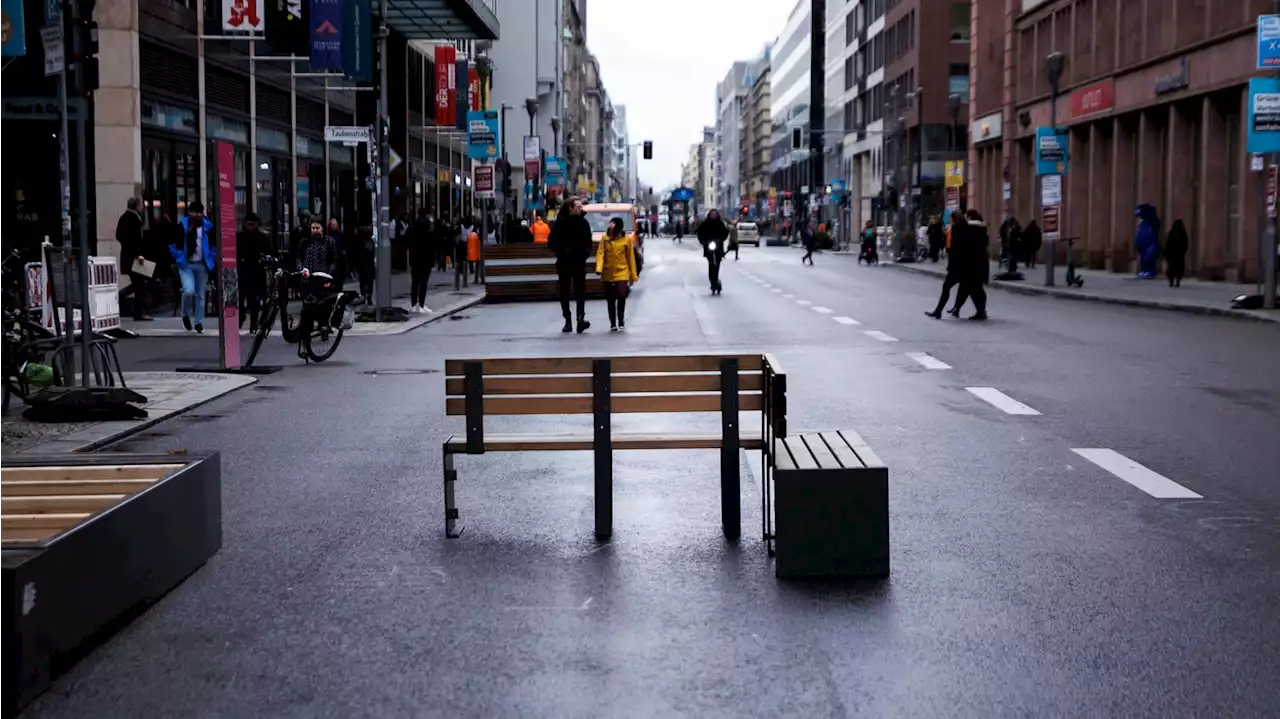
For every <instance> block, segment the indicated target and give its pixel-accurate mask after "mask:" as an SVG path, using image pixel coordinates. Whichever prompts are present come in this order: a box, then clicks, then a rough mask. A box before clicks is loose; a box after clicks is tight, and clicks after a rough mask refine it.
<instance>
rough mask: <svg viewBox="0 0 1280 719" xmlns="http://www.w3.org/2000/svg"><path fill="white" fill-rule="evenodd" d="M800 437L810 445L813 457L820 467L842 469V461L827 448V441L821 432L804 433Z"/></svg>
mask: <svg viewBox="0 0 1280 719" xmlns="http://www.w3.org/2000/svg"><path fill="white" fill-rule="evenodd" d="M800 439H801V440H803V441H804V443H805V444H806V445H808V447H809V451H810V452H811V453H812V454H813V458H814V460H815V461H817V463H818V468H819V469H841V468H842V465H841V463H840V462H839V461H838V460H837V459H836V457H835V455H833V454H832V453H831V450H830V449H828V448H827V443H826V442H824V441H823V439H822V436H821V435H820V434H802V435H800Z"/></svg>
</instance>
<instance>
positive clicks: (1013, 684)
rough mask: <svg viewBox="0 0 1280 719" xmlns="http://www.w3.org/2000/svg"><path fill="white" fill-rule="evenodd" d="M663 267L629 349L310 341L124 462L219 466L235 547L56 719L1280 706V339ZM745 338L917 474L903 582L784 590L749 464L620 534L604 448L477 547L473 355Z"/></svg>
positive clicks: (1224, 326) (1075, 311) (153, 350)
mask: <svg viewBox="0 0 1280 719" xmlns="http://www.w3.org/2000/svg"><path fill="white" fill-rule="evenodd" d="M646 258H647V261H646V265H647V266H646V270H645V277H644V281H643V282H642V283H641V286H639V287H638V288H637V290H636V292H635V293H633V295H632V298H633V299H632V301H631V303H630V304H631V307H630V308H629V313H628V315H629V317H628V326H629V331H628V332H627V333H626V334H625V335H609V334H608V333H607V331H601V330H602V329H603V328H601V325H603V324H606V322H605V321H604V308H603V306H602V305H601V306H594V305H593V307H592V308H591V310H590V313H591V316H592V317H593V318H594V319H595V321H596V329H593V330H592V331H591V332H589V333H588V334H587V335H585V336H576V335H571V336H563V335H561V334H560V333H559V332H558V329H559V324H560V318H559V316H558V314H559V313H558V308H556V307H554V306H553V305H506V306H496V307H477V308H474V309H472V310H469V311H466V312H464V313H463V315H462V316H461V317H460V318H459V319H456V320H444V321H441V322H437V323H433V324H431V325H428V326H426V327H424V328H422V329H419V330H416V331H414V332H411V333H408V334H406V335H402V336H398V337H364V338H350V339H348V340H344V344H343V346H342V347H341V348H339V350H338V353H337V356H336V358H335V359H334V360H332V361H331V362H329V363H326V364H324V365H319V366H310V367H302V366H300V364H299V361H298V360H296V359H295V358H294V357H293V356H292V354H291V350H290V349H289V348H288V347H286V346H285V345H283V344H282V343H280V342H279V340H275V341H274V342H273V343H272V345H271V346H270V349H269V354H268V356H267V361H271V362H278V363H280V364H283V365H285V367H286V369H285V370H284V371H283V372H281V373H279V374H276V375H271V376H268V377H265V378H263V379H262V381H261V382H260V383H259V385H257V386H255V387H253V388H250V389H247V390H242V391H240V392H238V393H235V394H233V395H230V396H228V397H226V398H223V399H220V400H217V401H215V402H213V403H211V404H208V405H205V406H203V407H200V408H198V409H196V410H195V411H194V412H192V413H191V414H189V415H186V416H184V417H181V418H179V419H177V420H174V421H170V422H168V423H165V424H162V425H160V426H158V427H156V428H154V429H153V430H151V431H149V432H146V433H144V434H142V435H139V436H137V437H135V438H133V439H131V440H129V441H126V442H125V443H123V444H121V445H118V446H116V447H115V448H114V449H115V450H119V451H134V450H163V449H176V448H190V449H192V450H196V449H217V450H220V451H221V452H222V456H223V468H224V475H223V496H224V500H223V501H224V507H223V511H224V525H225V536H224V547H223V549H222V551H221V552H220V553H219V554H218V555H217V556H216V557H215V558H214V559H213V560H212V561H211V562H210V563H209V564H208V565H207V566H205V567H204V568H203V569H202V570H200V571H199V572H198V573H197V574H195V575H194V576H192V577H191V578H190V579H188V580H187V581H186V582H185V583H184V584H183V585H182V586H180V587H179V588H178V589H177V590H175V591H174V592H173V593H172V594H171V595H169V596H168V597H167V598H165V599H164V600H163V601H161V602H160V603H159V604H157V605H156V606H154V607H153V608H151V609H150V610H149V611H148V612H147V613H145V614H144V615H143V616H142V617H140V618H139V619H138V620H136V621H134V622H133V623H132V624H131V625H129V626H128V627H127V628H125V629H124V630H123V631H121V632H120V633H119V634H118V635H117V636H116V637H115V638H114V639H112V640H111V641H109V642H108V643H107V644H106V645H105V646H104V647H102V648H101V649H99V650H98V651H96V652H94V653H93V654H92V655H90V656H89V658H88V659H86V660H85V661H83V662H82V663H81V664H80V665H78V666H77V667H76V668H75V669H74V670H73V671H72V672H71V673H70V674H69V675H68V676H67V677H65V678H64V679H63V680H62V681H61V682H59V683H58V684H57V685H56V687H55V689H54V690H53V691H52V692H51V693H49V694H48V695H46V696H45V697H43V698H41V699H40V700H38V702H37V703H36V704H35V705H33V707H32V708H31V709H29V710H28V712H27V713H26V716H31V717H104V716H113V717H114V716H119V717H124V716H157V717H158V716H200V717H206V716H207V717H214V716H218V717H267V716H270V717H330V716H331V717H357V716H359V717H363V716H387V717H416V716H450V717H456V716H468V717H469V716H477V717H490V716H528V717H598V716H696V717H740V716H770V715H779V714H785V715H789V716H798V717H826V716H832V717H836V716H866V717H951V716H954V717H1005V716H1009V717H1014V716H1053V717H1066V716H1073V717H1074V716H1081V717H1084V716H1089V717H1095V716H1117V717H1119V716H1123V717H1210V716H1212V717H1226V716H1231V717H1257V716H1280V662H1277V660H1276V657H1277V656H1280V442H1277V439H1280V369H1278V368H1277V358H1278V357H1280V328H1277V327H1275V326H1272V325H1268V324H1263V323H1251V322H1243V321H1237V320H1231V319H1225V318H1208V317H1196V316H1188V315H1182V314H1176V313H1167V312H1161V311H1151V310H1140V309H1132V308H1123V307H1111V306H1106V305H1096V304H1093V303H1082V302H1069V301H1062V300H1055V299H1052V298H1043V297H1030V296H1023V295H1016V294H1010V293H1005V292H1001V291H992V292H991V293H990V298H991V303H990V311H991V314H992V317H993V319H992V321H990V322H988V323H985V324H980V323H971V322H965V321H959V320H950V319H948V320H945V321H935V320H932V319H929V318H927V317H924V315H923V314H922V311H923V310H924V309H927V308H929V307H931V305H932V304H933V302H934V300H935V298H936V292H937V289H938V287H937V283H936V282H935V281H933V280H931V279H930V278H925V277H919V276H916V275H912V274H908V273H901V272H897V271H895V270H892V269H889V268H866V267H857V266H855V264H854V260H853V258H852V257H836V256H831V255H820V256H819V257H818V264H817V266H816V267H812V268H808V267H801V266H800V265H799V254H798V253H797V252H796V251H794V250H790V249H783V248H765V249H758V250H757V249H754V248H746V249H744V250H743V252H742V259H741V261H739V262H736V263H735V262H733V261H732V260H730V261H729V262H728V264H727V265H726V268H725V271H724V284H725V293H724V295H723V296H721V297H715V298H713V297H710V296H709V295H708V293H707V291H706V287H705V285H706V280H705V269H704V267H703V265H702V262H701V259H700V256H699V254H698V253H697V252H696V251H695V250H694V245H693V244H691V243H690V242H686V243H684V244H683V245H674V244H672V243H670V241H667V240H651V241H650V242H649V247H648V249H647V254H646ZM775 290H776V291H775ZM801 302H805V303H808V304H801ZM823 310H830V312H824V311H823ZM853 322H857V323H858V324H853ZM868 332H872V333H876V332H878V333H881V334H867V333H868ZM730 349H744V350H757V351H758V350H764V351H772V352H774V353H776V354H777V355H778V356H779V358H780V359H781V361H782V363H783V364H784V365H785V366H786V369H787V371H788V373H789V375H790V380H789V382H790V387H789V390H790V400H789V405H790V422H791V426H792V428H793V429H794V428H844V427H849V428H853V429H856V430H857V431H858V432H859V433H860V434H861V435H862V436H863V437H864V438H865V439H867V441H868V442H869V444H871V445H872V447H874V448H875V450H876V451H877V452H878V453H879V454H880V456H881V457H882V458H883V459H884V460H885V462H886V463H887V464H888V465H889V467H890V491H891V521H892V542H893V551H892V560H893V574H892V576H891V577H890V578H889V579H888V580H886V581H864V582H857V583H844V584H827V583H822V584H815V583H788V582H780V581H778V580H776V579H775V578H774V576H773V571H772V566H771V564H770V563H769V561H768V560H767V559H766V557H765V554H764V550H763V547H762V545H761V542H760V540H759V529H758V528H759V522H760V517H759V493H758V489H757V488H756V487H755V486H754V484H753V483H752V482H751V481H749V480H747V481H744V494H745V495H746V496H744V498H743V528H744V538H743V540H742V541H741V542H740V543H739V544H737V545H730V544H726V542H725V541H724V540H723V538H722V537H721V535H720V527H719V524H720V522H719V516H718V514H719V497H718V496H717V493H718V472H717V468H718V457H717V455H716V454H715V453H714V452H636V453H621V454H619V455H618V456H617V459H616V468H615V493H616V498H615V510H614V512H615V520H614V521H615V533H614V538H613V541H612V542H611V543H609V544H603V545H602V544H597V543H596V542H595V541H594V540H593V539H592V537H591V527H592V501H591V457H590V455H589V453H545V454H505V455H491V456H486V457H474V458H472V457H463V458H460V459H459V472H460V481H459V484H458V492H459V503H460V507H461V511H462V516H463V521H464V524H465V525H466V527H467V529H466V533H465V534H464V535H463V538H462V539H460V540H452V541H447V540H445V539H444V538H443V526H442V525H443V522H442V519H441V516H442V501H441V489H440V486H441V485H440V456H439V446H440V444H439V443H440V442H441V441H442V440H443V439H444V438H445V437H446V436H447V435H449V434H451V433H454V432H458V431H461V421H460V419H459V418H446V417H444V416H443V395H442V391H443V387H442V384H443V381H442V378H441V376H440V374H438V372H436V371H438V370H439V369H440V368H441V367H442V360H443V359H444V358H445V357H461V356H493V355H503V354H513V355H572V354H576V353H605V352H608V353H626V352H645V353H649V352H660V351H667V350H671V351H721V350H730ZM215 351H216V340H209V339H207V338H205V339H192V338H175V339H152V340H139V341H137V342H134V343H129V346H127V347H126V348H125V349H124V351H123V352H122V355H123V357H124V361H125V362H126V364H127V365H128V368H130V369H134V368H136V369H164V368H170V367H172V366H177V365H179V364H186V363H189V362H191V361H193V360H197V359H200V358H201V357H203V358H211V357H213V356H214V352H215ZM908 353H917V354H915V356H914V357H913V356H912V355H911V354H908ZM918 353H924V354H927V355H928V357H930V358H933V359H932V361H931V360H929V359H927V358H925V357H921V356H920V355H919V354H918ZM939 362H941V363H942V364H943V365H946V366H948V367H949V368H948V369H929V368H927V367H926V365H930V366H934V367H936V366H938V363H939ZM378 370H397V371H414V370H426V371H429V372H433V373H429V374H413V373H395V374H392V373H386V372H383V373H379V374H369V373H370V372H374V371H378ZM968 388H976V389H979V393H983V394H987V395H988V396H992V395H991V394H990V393H989V392H988V391H987V390H983V389H980V388H991V389H993V390H996V391H998V392H999V393H1001V396H1003V397H1005V398H1007V399H1009V400H1013V401H1016V402H1017V403H1021V405H1022V408H1020V407H1019V406H1018V405H1015V404H1010V403H1009V402H1006V401H1005V400H1004V399H1000V398H999V396H996V399H995V402H996V403H995V404H993V403H991V402H988V401H984V400H983V399H982V398H980V397H979V396H978V394H975V393H974V392H972V391H970V390H969V389H968ZM1002 407H1004V408H1006V409H1013V410H1015V411H1027V410H1028V409H1029V410H1030V411H1034V412H1037V413H1038V414H1009V413H1007V412H1006V411H1005V409H1002ZM716 422H717V419H716V418H715V417H714V416H710V415H709V416H707V417H705V418H695V419H692V420H687V419H686V420H681V419H677V418H674V417H669V416H663V415H656V416H635V415H630V416H626V417H624V418H620V419H619V420H618V422H617V424H616V426H618V427H619V428H623V429H628V430H631V429H674V428H682V427H688V428H690V429H693V428H712V427H715V426H717V425H716ZM588 426H589V420H587V419H586V418H582V417H576V418H555V417H547V418H506V419H503V420H495V421H494V422H493V423H491V424H489V425H488V428H489V429H490V431H500V430H502V429H512V430H523V431H536V430H540V429H544V428H545V429H548V430H553V429H556V428H576V429H578V430H582V431H585V429H586V428H587V427H588ZM1073 449H1105V450H1112V451H1114V452H1116V453H1119V454H1120V455H1122V456H1123V457H1124V458H1128V459H1129V460H1132V462H1136V463H1138V464H1140V465H1142V466H1143V467H1145V468H1147V469H1149V470H1150V471H1151V472H1154V473H1157V474H1158V475H1160V476H1161V477H1163V478H1165V480H1166V481H1168V482H1171V483H1174V485H1173V486H1175V487H1178V488H1181V489H1182V490H1183V492H1186V493H1194V494H1198V495H1200V498H1198V499H1168V498H1159V497H1156V496H1152V494H1151V493H1149V492H1148V491H1144V490H1143V489H1142V486H1146V487H1147V488H1148V489H1152V488H1153V487H1154V488H1155V490H1156V492H1157V493H1159V488H1160V487H1162V486H1163V487H1164V488H1166V489H1167V488H1168V485H1159V484H1158V483H1157V484H1152V483H1151V480H1150V479H1149V477H1148V476H1147V475H1141V474H1140V473H1139V474H1135V473H1133V472H1125V470H1123V469H1122V470H1120V472H1121V473H1122V474H1125V475H1126V476H1129V477H1130V478H1131V479H1133V481H1134V482H1136V483H1137V484H1132V483H1130V482H1128V481H1125V480H1124V479H1122V478H1121V476H1119V475H1117V474H1114V473H1112V472H1109V471H1107V470H1106V469H1103V468H1102V467H1100V466H1098V465H1096V464H1094V463H1091V462H1090V461H1088V460H1087V459H1085V458H1084V457H1083V456H1082V455H1081V454H1079V453H1076V452H1073V451H1072V450H1073ZM745 476H746V477H749V476H750V475H745ZM1144 477H1145V478H1144Z"/></svg>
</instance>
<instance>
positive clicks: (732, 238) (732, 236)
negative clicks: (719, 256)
mask: <svg viewBox="0 0 1280 719" xmlns="http://www.w3.org/2000/svg"><path fill="white" fill-rule="evenodd" d="M729 249H730V250H732V251H733V261H734V262H737V261H738V221H737V220H734V221H733V224H732V225H730V226H729Z"/></svg>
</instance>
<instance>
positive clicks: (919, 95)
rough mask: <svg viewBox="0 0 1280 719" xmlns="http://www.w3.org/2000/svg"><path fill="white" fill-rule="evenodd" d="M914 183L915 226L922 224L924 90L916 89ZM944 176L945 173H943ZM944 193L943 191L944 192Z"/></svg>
mask: <svg viewBox="0 0 1280 719" xmlns="http://www.w3.org/2000/svg"><path fill="white" fill-rule="evenodd" d="M916 134H917V135H918V137H917V139H916V183H917V185H918V186H919V188H920V200H919V202H918V203H917V208H916V209H917V212H919V220H917V224H924V223H923V222H922V221H921V220H923V219H924V88H923V87H917V88H916ZM944 174H945V173H944ZM943 184H944V185H945V184H946V178H945V177H944V178H943ZM944 192H945V190H944Z"/></svg>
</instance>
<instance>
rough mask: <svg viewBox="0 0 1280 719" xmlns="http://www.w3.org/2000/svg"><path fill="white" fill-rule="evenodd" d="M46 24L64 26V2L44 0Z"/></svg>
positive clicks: (60, 0)
mask: <svg viewBox="0 0 1280 719" xmlns="http://www.w3.org/2000/svg"><path fill="white" fill-rule="evenodd" d="M44 24H45V25H61V24H62V0H44Z"/></svg>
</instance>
